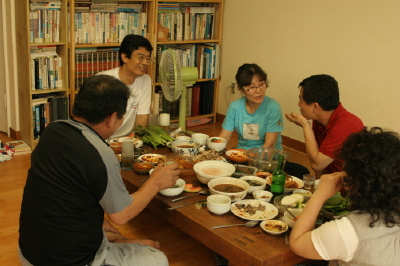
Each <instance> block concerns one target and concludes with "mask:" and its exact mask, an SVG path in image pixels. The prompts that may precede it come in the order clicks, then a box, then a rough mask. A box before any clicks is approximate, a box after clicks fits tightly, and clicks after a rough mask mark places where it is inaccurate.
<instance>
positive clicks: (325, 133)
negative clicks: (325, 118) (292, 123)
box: [313, 103, 364, 173]
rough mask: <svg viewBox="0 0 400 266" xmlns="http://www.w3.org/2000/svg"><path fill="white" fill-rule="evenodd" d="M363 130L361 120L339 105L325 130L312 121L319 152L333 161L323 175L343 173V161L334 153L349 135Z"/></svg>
mask: <svg viewBox="0 0 400 266" xmlns="http://www.w3.org/2000/svg"><path fill="white" fill-rule="evenodd" d="M363 128H364V124H363V122H362V121H361V119H360V118H358V117H357V116H355V115H354V114H352V113H350V112H348V111H347V110H346V109H344V108H343V106H342V104H341V103H340V104H339V106H338V107H337V108H336V109H335V111H333V113H332V115H331V117H330V118H329V122H328V125H327V126H326V128H325V127H324V126H322V125H321V124H320V123H318V122H316V121H313V131H314V135H315V138H316V140H317V143H318V146H319V151H320V152H321V153H323V154H325V155H326V156H329V157H331V158H332V159H334V161H333V162H332V163H331V164H329V165H328V166H327V167H326V168H325V171H324V173H334V172H340V171H343V160H341V159H339V158H337V157H336V156H335V152H336V151H338V150H339V149H340V148H341V147H342V144H343V142H344V141H345V140H346V139H347V137H348V136H349V135H350V134H351V133H356V132H360V131H361V130H362V129H363Z"/></svg>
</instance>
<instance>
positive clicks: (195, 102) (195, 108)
mask: <svg viewBox="0 0 400 266" xmlns="http://www.w3.org/2000/svg"><path fill="white" fill-rule="evenodd" d="M199 108H200V84H199V83H196V84H194V85H193V87H192V107H191V115H192V116H198V115H199V110H200V109H199Z"/></svg>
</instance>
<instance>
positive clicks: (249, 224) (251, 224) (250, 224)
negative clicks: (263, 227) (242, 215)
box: [211, 221, 259, 229]
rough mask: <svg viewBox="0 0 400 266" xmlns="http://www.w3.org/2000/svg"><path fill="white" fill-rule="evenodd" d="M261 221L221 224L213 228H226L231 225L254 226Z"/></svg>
mask: <svg viewBox="0 0 400 266" xmlns="http://www.w3.org/2000/svg"><path fill="white" fill-rule="evenodd" d="M258 222H259V221H248V222H246V223H244V224H226V225H219V226H213V227H211V229H216V228H225V227H231V226H246V227H254V226H256V225H257V224H258Z"/></svg>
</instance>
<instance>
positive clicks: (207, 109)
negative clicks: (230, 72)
mask: <svg viewBox="0 0 400 266" xmlns="http://www.w3.org/2000/svg"><path fill="white" fill-rule="evenodd" d="M200 84H201V85H200V87H201V88H200V100H199V115H206V114H211V113H212V111H213V103H214V82H213V81H205V82H201V83H200Z"/></svg>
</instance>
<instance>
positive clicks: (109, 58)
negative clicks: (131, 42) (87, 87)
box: [75, 47, 119, 89]
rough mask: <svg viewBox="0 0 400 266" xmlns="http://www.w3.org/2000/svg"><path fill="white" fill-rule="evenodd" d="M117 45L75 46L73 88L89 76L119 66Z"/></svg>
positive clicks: (78, 86)
mask: <svg viewBox="0 0 400 266" xmlns="http://www.w3.org/2000/svg"><path fill="white" fill-rule="evenodd" d="M118 49H119V48H118V47H116V48H115V47H113V48H112V47H111V48H95V47H92V48H82V49H79V48H77V49H76V50H75V88H77V89H79V88H80V87H81V85H82V84H83V82H84V81H85V80H86V79H87V78H88V77H90V76H92V75H95V74H97V73H99V72H101V71H105V70H108V69H112V68H116V67H118V66H119V56H118Z"/></svg>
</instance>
